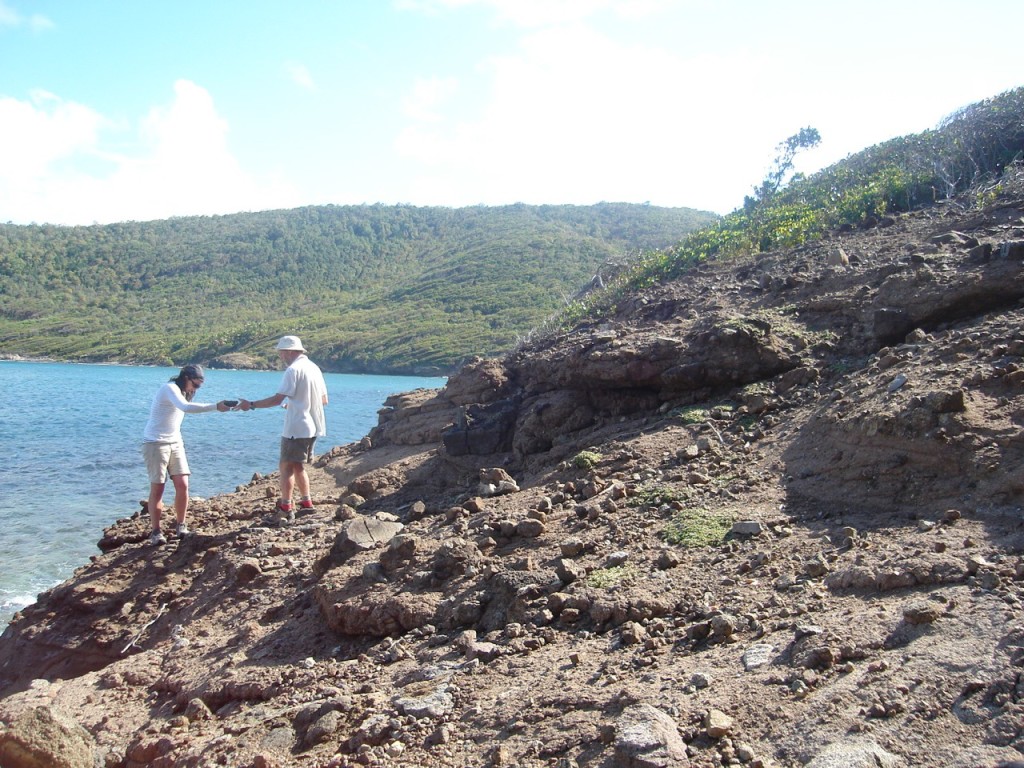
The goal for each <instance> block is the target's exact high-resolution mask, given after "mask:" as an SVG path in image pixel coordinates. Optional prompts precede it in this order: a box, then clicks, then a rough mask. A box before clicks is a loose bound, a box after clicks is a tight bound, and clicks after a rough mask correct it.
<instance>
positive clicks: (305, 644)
mask: <svg viewBox="0 0 1024 768" xmlns="http://www.w3.org/2000/svg"><path fill="white" fill-rule="evenodd" d="M1022 217H1024V192H1022V188H1021V186H1020V185H1019V184H1015V183H1014V184H1007V185H1006V186H1005V188H1004V189H1003V190H1002V193H1001V194H1000V195H999V196H998V197H996V198H994V199H991V200H989V201H988V205H987V206H985V207H969V206H966V205H962V204H949V205H945V206H942V207H937V208H931V209H928V210H924V211H919V212H915V213H913V214H908V215H905V216H900V217H897V218H894V219H886V220H883V221H878V222H872V223H871V225H870V226H868V227H866V228H864V229H860V230H856V231H850V232H841V233H833V234H832V235H831V236H830V237H828V238H826V239H825V240H823V241H821V242H818V243H814V244H811V245H807V246H803V247H801V248H797V249H794V250H790V251H786V252H778V253H771V254H763V255H759V256H757V257H751V258H749V259H742V260H736V261H731V262H728V263H709V264H704V265H702V266H701V267H700V268H698V269H697V270H695V272H694V273H693V274H691V275H689V276H687V277H686V278H685V279H683V280H679V281H676V282H674V283H672V284H669V285H664V286H659V287H657V288H654V289H651V290H649V291H647V292H645V293H642V294H638V295H636V296H634V297H632V298H630V299H629V300H627V301H624V302H623V303H622V304H621V305H620V306H619V308H618V310H617V311H616V313H615V314H614V316H613V317H611V318H609V319H608V320H607V321H606V322H604V323H602V324H600V325H597V326H592V327H591V326H584V327H580V328H577V329H574V330H573V331H572V332H570V333H565V334H562V335H560V336H557V337H553V338H546V339H542V340H538V341H533V342H530V343H528V344H526V345H524V346H523V347H522V348H521V349H519V350H517V351H516V352H515V353H513V354H511V355H509V356H508V357H507V358H506V359H504V360H480V361H474V363H472V364H470V365H469V366H467V367H466V369H464V370H463V371H462V372H460V374H459V375H457V376H456V377H453V379H452V380H451V381H450V382H449V385H448V387H446V389H445V390H443V391H441V392H440V393H434V392H416V393H408V394H406V395H403V396H401V397H396V398H392V399H391V400H389V403H388V406H389V410H388V411H386V412H385V413H383V414H382V417H381V424H380V426H379V427H378V428H377V429H375V430H374V431H373V433H371V435H370V436H369V437H368V438H367V439H366V440H364V441H363V443H361V444H356V445H351V446H344V447H340V448H337V449H334V450H333V451H331V452H330V453H329V454H327V455H325V456H322V457H320V459H319V460H318V461H317V462H316V465H315V466H314V467H312V468H311V473H312V477H313V481H314V488H315V497H316V501H317V504H316V506H315V508H314V510H312V511H311V512H309V513H307V514H300V515H299V516H298V517H297V518H296V519H295V520H294V521H288V520H280V519H277V518H275V516H274V514H273V511H272V508H273V494H274V487H275V482H274V478H273V477H269V478H254V480H253V481H252V482H251V483H249V484H248V485H247V486H245V487H244V488H241V489H239V491H238V492H237V493H234V494H229V495H226V496H222V497H218V498H215V499H212V500H209V501H199V502H197V503H196V504H195V505H194V512H193V522H194V528H195V534H194V535H192V536H190V537H188V538H186V539H184V540H181V541H172V542H171V543H170V544H169V545H167V546H165V547H162V548H156V549H154V548H152V547H149V546H147V545H146V544H145V542H144V535H145V523H144V521H143V520H142V519H141V517H140V516H139V515H135V516H133V517H128V518H126V519H124V520H121V521H119V522H118V523H117V524H116V525H114V526H113V527H112V528H110V529H109V530H108V531H106V532H105V534H104V538H103V540H102V541H101V548H102V550H103V554H101V555H97V556H96V557H94V558H93V559H92V562H90V563H89V564H87V565H85V566H83V567H82V568H80V569H79V570H78V571H77V572H76V573H75V575H74V576H73V577H72V578H71V579H70V580H68V581H67V582H66V583H65V584H63V585H61V586H59V587H57V588H55V589H53V590H52V591H50V592H48V593H46V594H44V595H41V596H40V598H39V600H38V602H37V603H36V604H35V605H33V606H30V607H29V608H27V609H25V610H24V611H23V612H22V613H21V614H19V615H18V616H16V617H15V619H14V620H13V621H12V623H11V625H10V626H9V627H8V629H7V630H6V631H5V632H4V634H3V636H2V637H0V695H3V698H2V699H0V764H2V765H3V766H5V768H21V766H29V765H57V764H62V765H77V764H83V765H84V764H90V765H91V764H92V763H75V762H74V759H76V758H74V757H67V756H68V755H79V756H83V757H81V759H82V760H98V761H99V763H100V764H105V765H107V766H125V767H134V766H144V765H147V766H212V765H231V766H245V767H247V768H248V767H250V766H251V767H254V768H268V767H269V766H310V767H317V768H323V767H324V766H344V765H375V766H424V767H429V768H434V767H437V768H441V767H442V766H445V767H447V766H452V767H454V766H490V765H493V766H511V765H516V766H561V767H564V768H569V767H570V766H581V767H582V766H595V767H596V766H605V767H609V766H676V765H687V764H689V765H693V766H720V765H747V766H780V767H781V766H801V765H807V764H811V765H814V766H818V767H819V768H820V766H840V765H842V766H859V765H870V766H890V765H892V766H896V765H905V766H923V765H945V766H962V767H963V768H967V767H968V766H1011V765H1021V764H1024V755H1022V754H1021V753H1022V752H1024V678H1022V675H1021V668H1022V665H1024V618H1022V613H1021V598H1022V590H1021V587H1022V582H1024V561H1022V557H1021V552H1022V548H1024V528H1022V514H1021V505H1022V493H1024V463H1022V458H1024V431H1022V422H1024V330H1022V326H1021V319H1022V316H1024V309H1022V304H1021V300H1022V298H1024V261H1022V258H1024V243H1022V242H1021V241H1024V218H1022ZM452 424H455V425H456V428H454V429H449V430H447V431H444V428H445V427H448V426H449V425H452ZM460 427H461V428H460ZM481 450H488V451H489V452H487V453H483V454H482V453H480V451H481ZM582 451H586V452H588V454H585V455H584V456H582V457H581V456H580V453H581V452H582ZM588 458H589V460H588ZM482 472H483V473H484V474H483V475H482V474H481V473H482ZM483 476H486V481H487V482H489V483H490V484H492V485H494V486H498V484H499V483H500V481H501V480H502V479H505V478H510V479H512V480H513V481H514V485H512V486H506V487H505V488H504V489H501V488H497V487H495V488H493V489H492V488H488V487H486V484H485V485H483V486H482V485H481V477H483ZM501 491H507V492H501ZM492 492H494V493H495V495H491V493H492ZM126 513H127V511H126ZM129 514H130V513H129ZM698 519H699V520H703V521H704V524H705V529H712V528H713V524H717V525H719V526H724V527H721V528H720V531H721V532H725V535H724V537H723V536H722V535H721V533H720V534H719V536H718V538H717V539H716V540H715V542H714V543H713V544H711V545H708V546H686V545H685V544H684V543H681V542H680V541H679V539H678V536H679V535H681V532H682V531H683V530H684V527H685V524H686V523H687V521H689V522H691V523H692V522H693V521H694V520H698ZM723 521H724V522H723ZM711 533H712V534H713V533H714V531H713V530H712V531H711ZM674 534H675V535H677V537H674V536H673V535H674ZM366 536H372V537H375V539H376V540H377V544H375V545H372V542H371V545H370V546H369V548H367V546H368V545H367V544H366V538H365V537H366ZM33 734H34V735H35V737H37V742H38V739H39V738H41V739H42V742H43V743H44V744H46V745H48V746H45V747H38V748H37V747H31V748H30V747H28V746H25V745H26V744H33V743H35V744H37V746H38V743H37V742H33V741H32V738H33ZM41 735H42V736H41ZM33 750H35V751H33ZM47 750H49V751H47ZM60 750H63V752H61V751H60ZM76 750H77V751H76ZM58 753H59V754H58ZM33 760H35V762H33ZM60 760H63V761H64V762H59V761H60Z"/></svg>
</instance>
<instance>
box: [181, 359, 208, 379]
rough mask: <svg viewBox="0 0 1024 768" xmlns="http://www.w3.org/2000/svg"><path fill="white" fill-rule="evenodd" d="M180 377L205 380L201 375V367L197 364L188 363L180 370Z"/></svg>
mask: <svg viewBox="0 0 1024 768" xmlns="http://www.w3.org/2000/svg"><path fill="white" fill-rule="evenodd" d="M181 375H182V376H184V377H185V378H186V379H199V380H201V381H202V380H205V379H206V376H205V375H204V374H203V366H201V365H199V364H197V363H189V364H188V365H186V366H185V367H184V368H182V369H181Z"/></svg>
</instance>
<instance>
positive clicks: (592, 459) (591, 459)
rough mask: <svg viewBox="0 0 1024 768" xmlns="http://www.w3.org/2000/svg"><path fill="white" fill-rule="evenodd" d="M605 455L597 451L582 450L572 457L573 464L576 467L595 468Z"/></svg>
mask: <svg viewBox="0 0 1024 768" xmlns="http://www.w3.org/2000/svg"><path fill="white" fill-rule="evenodd" d="M602 458H603V457H602V456H601V454H600V453H597V452H595V451H580V452H579V453H577V454H576V455H575V456H573V457H572V465H573V466H574V467H576V469H593V468H594V467H596V466H597V464H598V462H600V461H601V459H602Z"/></svg>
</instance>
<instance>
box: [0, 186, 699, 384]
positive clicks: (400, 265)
mask: <svg viewBox="0 0 1024 768" xmlns="http://www.w3.org/2000/svg"><path fill="white" fill-rule="evenodd" d="M715 218H716V217H715V216H714V215H713V214H710V213H706V212H701V211H696V210H693V209H685V208H658V207H654V206H647V205H628V204H611V203H602V204H599V205H594V206H528V205H511V206H503V207H471V208H454V209H453V208H436V207H412V206H382V205H373V206H317V207H307V208H299V209H294V210H282V211H268V212H261V213H241V214H233V215H229V216H213V217H193V218H176V219H169V220H162V221H151V222H129V223H122V224H110V225H102V226H101V225H97V226H89V227H61V226H51V225H41V226H37V225H32V226H19V225H13V224H7V225H2V226H0V354H2V355H7V356H12V355H20V356H25V357H48V358H54V359H58V360H72V361H94V362H95V361H117V362H130V363H157V364H166V365H180V364H183V363H185V362H192V361H200V362H207V363H209V362H211V361H217V360H218V359H220V361H221V364H223V363H224V361H225V359H226V360H227V361H229V362H234V363H237V364H241V365H256V366H259V365H266V364H268V363H269V362H270V361H272V360H273V359H274V355H273V352H272V347H273V344H272V342H273V340H274V339H276V337H278V336H280V335H282V334H285V333H296V334H299V335H301V336H302V339H303V341H304V342H305V343H306V346H307V347H308V348H309V349H311V350H312V351H314V354H315V357H316V359H317V360H318V361H320V362H321V363H322V364H323V366H324V368H325V369H327V370H334V371H343V372H345V371H347V372H391V373H412V372H447V371H450V370H452V369H454V368H455V367H456V366H457V365H458V364H460V363H461V362H462V361H464V360H466V359H467V358H469V357H471V356H473V355H492V354H496V353H499V352H502V351H504V350H506V349H508V348H510V347H511V346H513V345H514V344H515V342H516V339H517V338H518V337H521V336H523V335H525V334H527V333H528V332H529V331H530V330H531V329H533V328H535V327H536V326H538V325H539V324H541V323H543V321H544V320H545V319H546V318H547V317H549V316H550V315H551V314H552V313H554V312H556V311H557V310H558V309H559V308H560V307H561V306H562V305H563V304H564V301H565V299H566V297H568V296H571V295H572V294H574V293H576V291H577V290H578V289H579V288H580V286H581V285H583V284H584V283H585V282H586V281H588V280H589V279H590V278H591V277H592V276H593V275H594V274H595V273H596V272H598V271H599V269H600V268H601V267H602V265H604V264H606V263H608V262H615V261H619V262H621V261H622V260H623V259H624V258H625V257H626V256H627V255H628V254H630V253H636V252H637V251H639V250H644V249H651V248H661V247H665V246H669V245H672V244H674V243H676V242H678V241H679V240H680V239H681V238H682V237H683V236H684V235H685V234H686V233H688V232H690V231H692V230H694V229H697V228H698V227H700V226H702V225H704V224H707V223H708V222H710V221H712V220H714V219H715ZM225 356H226V358H225Z"/></svg>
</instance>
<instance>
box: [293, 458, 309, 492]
mask: <svg viewBox="0 0 1024 768" xmlns="http://www.w3.org/2000/svg"><path fill="white" fill-rule="evenodd" d="M294 466H295V470H294V472H295V490H297V491H298V492H299V498H300V499H305V500H308V499H309V475H307V474H306V467H305V465H304V464H296V465H294Z"/></svg>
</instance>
